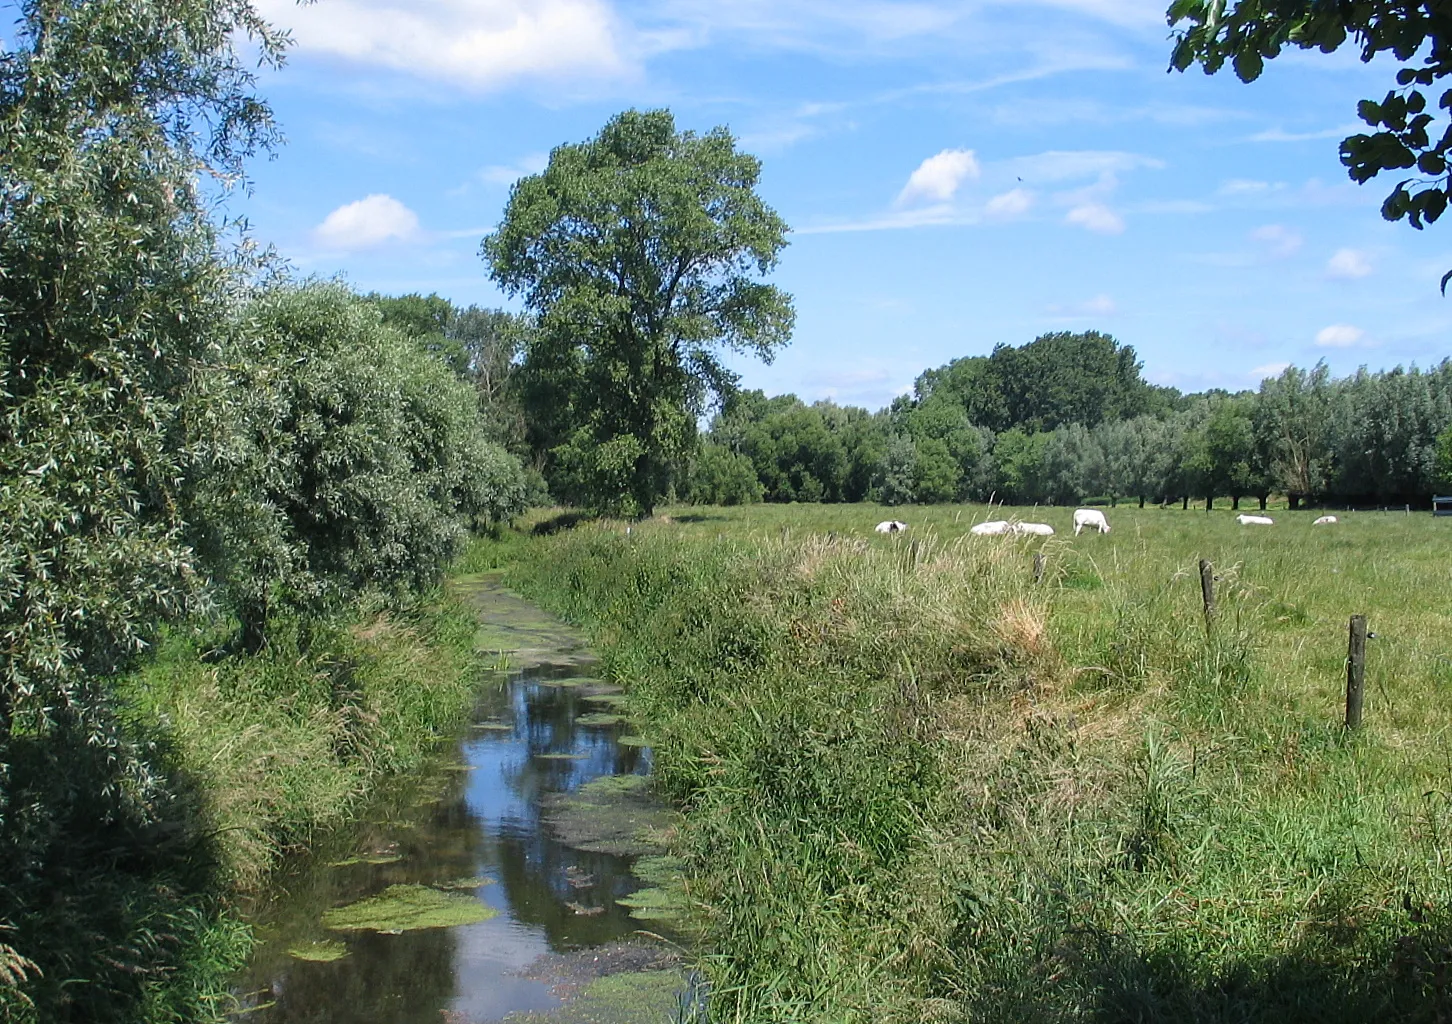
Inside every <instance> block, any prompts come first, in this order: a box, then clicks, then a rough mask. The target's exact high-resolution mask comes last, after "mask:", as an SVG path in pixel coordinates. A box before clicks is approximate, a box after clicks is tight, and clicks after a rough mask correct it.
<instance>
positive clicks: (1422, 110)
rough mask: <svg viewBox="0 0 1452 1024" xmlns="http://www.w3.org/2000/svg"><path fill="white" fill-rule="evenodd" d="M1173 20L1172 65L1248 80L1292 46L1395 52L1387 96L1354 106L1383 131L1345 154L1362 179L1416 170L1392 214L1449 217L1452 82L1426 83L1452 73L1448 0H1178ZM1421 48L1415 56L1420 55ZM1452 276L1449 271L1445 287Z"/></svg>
mask: <svg viewBox="0 0 1452 1024" xmlns="http://www.w3.org/2000/svg"><path fill="white" fill-rule="evenodd" d="M1169 22H1170V24H1171V26H1174V27H1176V28H1177V29H1178V32H1177V36H1176V42H1175V48H1174V52H1173V54H1172V56H1171V58H1170V63H1171V66H1172V67H1174V68H1176V69H1178V70H1180V71H1184V70H1185V69H1186V68H1188V67H1190V65H1192V64H1197V63H1198V64H1199V65H1200V66H1201V67H1203V68H1204V69H1205V72H1206V73H1207V74H1214V73H1215V72H1217V71H1219V70H1220V69H1221V68H1222V67H1224V65H1225V63H1226V62H1227V61H1228V62H1230V64H1231V66H1232V67H1233V68H1234V69H1235V73H1236V75H1237V76H1239V78H1240V80H1241V81H1243V82H1253V81H1255V80H1256V79H1257V78H1259V77H1260V74H1261V71H1262V70H1263V68H1264V66H1265V62H1266V61H1267V60H1268V59H1270V58H1273V57H1275V56H1277V55H1278V54H1280V52H1281V51H1282V50H1283V49H1285V48H1286V47H1287V46H1296V47H1300V48H1301V49H1312V48H1315V49H1319V50H1321V51H1322V52H1324V53H1331V52H1333V51H1335V50H1338V49H1340V48H1341V47H1342V46H1343V45H1345V44H1346V43H1347V42H1348V41H1350V42H1352V43H1353V45H1355V46H1356V48H1357V49H1358V50H1359V51H1360V54H1361V59H1362V60H1363V61H1367V62H1369V61H1371V60H1372V59H1373V58H1375V57H1377V56H1379V55H1381V54H1390V55H1392V56H1393V57H1394V58H1395V59H1396V60H1399V61H1401V62H1402V63H1403V64H1406V65H1407V66H1405V67H1402V68H1401V69H1399V70H1398V71H1397V75H1396V86H1397V87H1396V88H1395V89H1392V90H1390V91H1388V92H1387V94H1386V96H1385V97H1384V98H1383V99H1381V100H1374V99H1365V100H1362V101H1361V102H1360V103H1359V104H1358V105H1357V113H1358V114H1359V115H1360V116H1361V119H1362V120H1363V121H1365V122H1366V123H1367V125H1368V126H1370V127H1371V128H1373V129H1377V130H1376V131H1374V132H1372V133H1370V134H1367V133H1358V134H1356V135H1351V136H1349V137H1347V138H1346V139H1344V140H1343V141H1342V143H1341V162H1342V163H1343V164H1345V165H1346V168H1347V171H1348V173H1349V174H1350V175H1351V177H1352V178H1353V179H1354V180H1355V181H1357V182H1360V183H1364V182H1366V181H1369V180H1371V179H1372V178H1374V177H1376V176H1377V175H1378V174H1380V173H1381V172H1382V171H1412V172H1413V173H1412V174H1411V175H1410V176H1408V177H1405V178H1403V179H1402V180H1400V181H1398V182H1397V184H1396V186H1395V187H1394V188H1393V189H1392V191H1391V194H1390V195H1388V196H1387V198H1386V201H1385V202H1384V203H1383V204H1382V208H1381V212H1382V216H1384V217H1385V218H1386V219H1387V220H1401V219H1403V218H1406V219H1407V221H1408V222H1410V223H1411V225H1412V227H1414V228H1418V229H1420V228H1421V227H1422V226H1423V224H1431V223H1433V222H1434V221H1436V220H1437V219H1438V218H1439V217H1441V216H1442V213H1443V211H1444V210H1446V208H1447V200H1448V198H1449V196H1452V170H1449V167H1448V161H1449V151H1452V127H1449V126H1447V125H1446V124H1445V122H1446V121H1447V119H1448V111H1449V110H1452V89H1449V90H1446V91H1444V92H1442V93H1441V95H1440V96H1438V95H1435V94H1433V96H1432V98H1431V99H1430V100H1429V98H1428V94H1427V93H1424V92H1423V91H1422V90H1423V89H1425V88H1428V87H1431V86H1434V85H1436V84H1437V83H1438V82H1439V81H1441V80H1442V79H1444V78H1446V77H1447V76H1448V75H1452V6H1449V5H1448V4H1447V3H1446V2H1445V0H1356V2H1354V3H1352V2H1347V0H1341V2H1331V0H1230V2H1229V3H1227V2H1226V0H1175V2H1174V3H1173V4H1171V5H1170V8H1169ZM1419 56H1420V59H1419V60H1418V61H1417V62H1416V63H1415V64H1413V63H1411V62H1412V61H1413V59H1414V58H1417V57H1419ZM1449 279H1452V272H1449V273H1448V274H1447V276H1446V277H1443V279H1442V288H1443V290H1444V291H1445V290H1446V287H1447V282H1448V280H1449Z"/></svg>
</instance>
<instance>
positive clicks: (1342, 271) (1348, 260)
mask: <svg viewBox="0 0 1452 1024" xmlns="http://www.w3.org/2000/svg"><path fill="white" fill-rule="evenodd" d="M1370 274H1371V260H1369V259H1367V258H1366V253H1364V252H1362V251H1361V250H1359V249H1337V250H1336V254H1335V255H1334V256H1332V257H1331V259H1330V260H1328V261H1327V263H1326V276H1327V277H1335V278H1342V279H1352V278H1357V277H1367V276H1369V275H1370Z"/></svg>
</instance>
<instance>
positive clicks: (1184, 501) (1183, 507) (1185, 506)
mask: <svg viewBox="0 0 1452 1024" xmlns="http://www.w3.org/2000/svg"><path fill="white" fill-rule="evenodd" d="M1180 511H1181V512H1188V511H1190V496H1189V495H1188V494H1187V495H1185V496H1184V497H1183V498H1181V499H1180Z"/></svg>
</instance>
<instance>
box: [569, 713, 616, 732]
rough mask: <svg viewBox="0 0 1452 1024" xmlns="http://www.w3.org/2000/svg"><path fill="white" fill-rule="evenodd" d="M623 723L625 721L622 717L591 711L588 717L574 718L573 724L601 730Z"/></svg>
mask: <svg viewBox="0 0 1452 1024" xmlns="http://www.w3.org/2000/svg"><path fill="white" fill-rule="evenodd" d="M623 721H625V716H624V715H613V714H610V713H609V712H606V711H592V712H590V714H588V715H580V716H578V717H576V719H575V724H576V725H584V726H593V727H596V728H602V729H603V728H605V727H606V726H610V725H619V724H620V723H621V722H623Z"/></svg>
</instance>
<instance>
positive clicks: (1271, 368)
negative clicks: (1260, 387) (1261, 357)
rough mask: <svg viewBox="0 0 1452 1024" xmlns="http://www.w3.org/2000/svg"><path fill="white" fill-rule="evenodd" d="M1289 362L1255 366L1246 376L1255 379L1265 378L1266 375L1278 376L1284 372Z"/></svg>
mask: <svg viewBox="0 0 1452 1024" xmlns="http://www.w3.org/2000/svg"><path fill="white" fill-rule="evenodd" d="M1290 365H1291V364H1290V363H1266V364H1265V365H1264V366H1257V367H1256V368H1255V369H1253V370H1251V371H1250V373H1249V374H1247V376H1249V377H1251V378H1253V379H1255V380H1265V379H1266V378H1267V377H1279V376H1280V375H1281V374H1282V373H1284V372H1285V370H1286V367H1288V366H1290Z"/></svg>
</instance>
